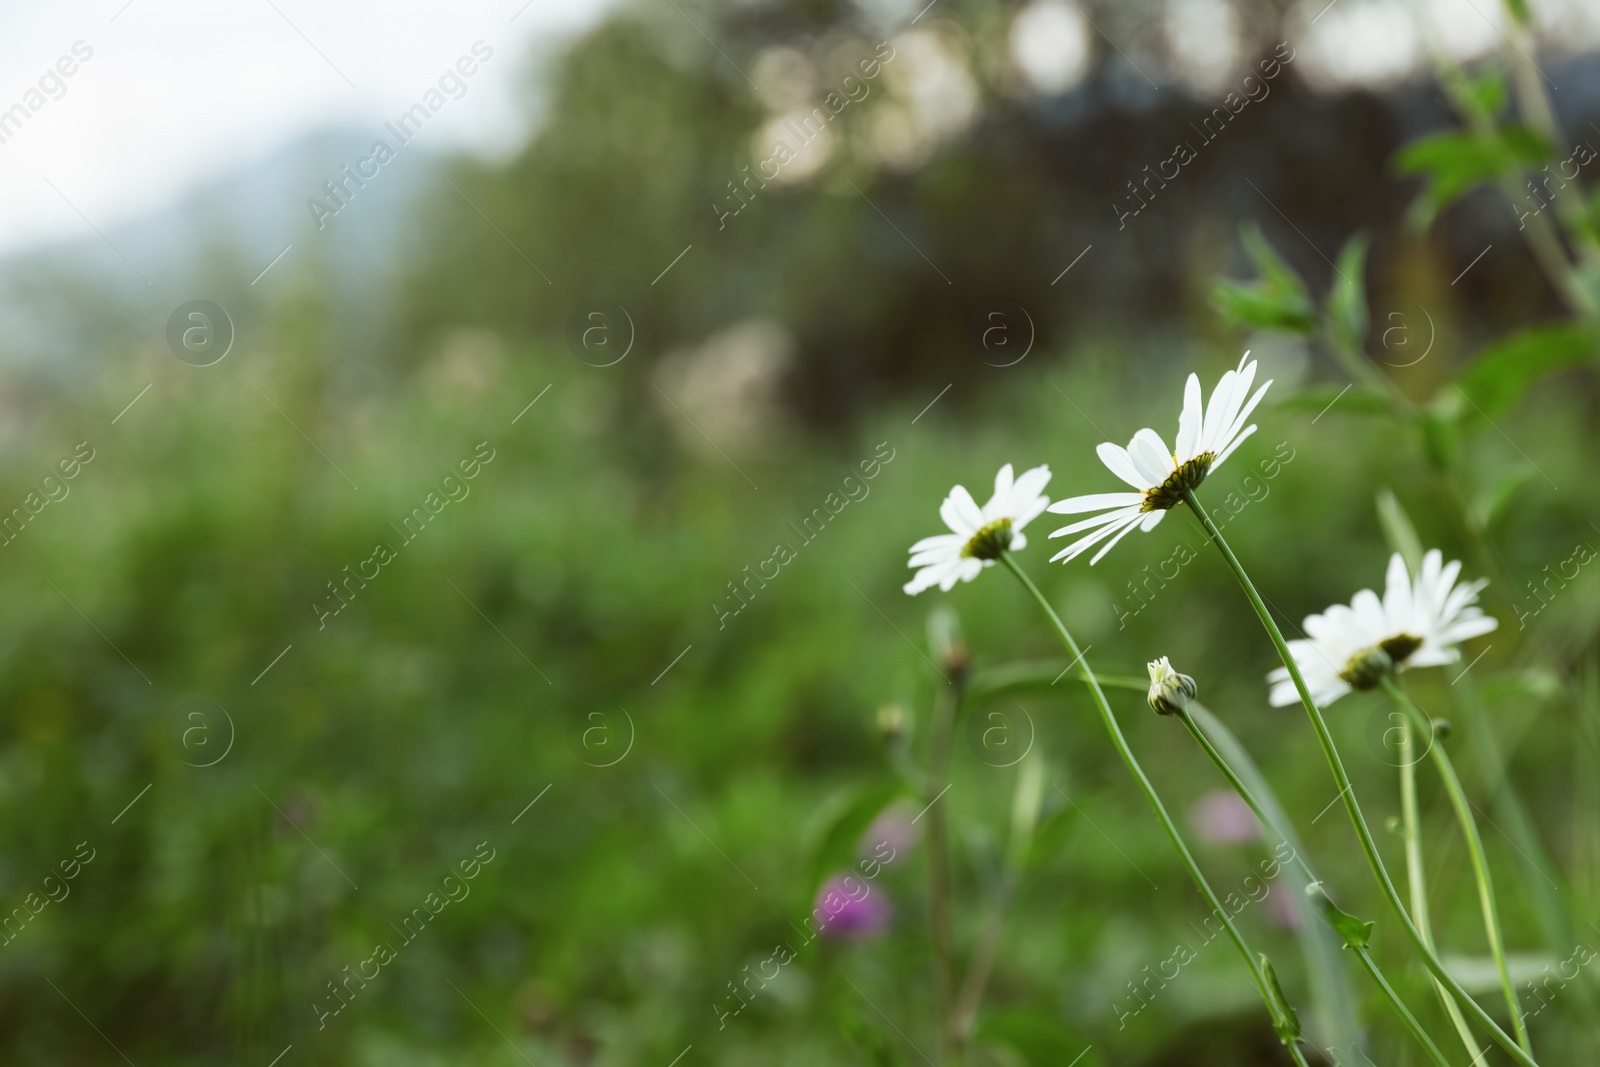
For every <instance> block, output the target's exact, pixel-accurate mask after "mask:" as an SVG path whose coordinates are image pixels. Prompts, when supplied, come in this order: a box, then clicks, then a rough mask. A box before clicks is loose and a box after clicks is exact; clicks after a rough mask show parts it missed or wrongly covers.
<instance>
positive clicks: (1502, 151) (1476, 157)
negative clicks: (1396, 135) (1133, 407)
mask: <svg viewBox="0 0 1600 1067" xmlns="http://www.w3.org/2000/svg"><path fill="white" fill-rule="evenodd" d="M1549 156H1550V145H1549V143H1548V142H1546V141H1545V140H1544V138H1543V137H1541V136H1540V135H1539V134H1538V133H1536V132H1535V131H1533V130H1530V129H1529V128H1527V127H1526V126H1503V127H1500V128H1498V129H1496V130H1495V132H1494V133H1492V134H1475V133H1468V132H1464V131H1460V130H1451V131H1448V132H1445V133H1435V134H1429V135H1428V136H1426V137H1421V138H1418V139H1417V140H1415V141H1412V142H1411V143H1410V144H1408V145H1406V146H1405V147H1404V148H1402V149H1401V150H1400V152H1399V153H1398V154H1397V155H1396V156H1395V168H1396V169H1397V170H1398V171H1399V172H1400V173H1401V174H1407V175H1422V176H1424V177H1425V178H1426V179H1427V185H1426V186H1425V187H1424V188H1423V191H1422V195H1421V196H1420V197H1419V198H1418V200H1417V203H1416V205H1415V206H1414V208H1413V211H1414V213H1415V214H1414V216H1413V218H1412V222H1413V224H1415V225H1419V226H1426V225H1427V224H1428V223H1430V222H1432V221H1433V218H1434V216H1436V215H1437V214H1438V213H1439V212H1440V211H1442V210H1443V209H1444V208H1446V207H1447V206H1449V205H1450V204H1452V203H1454V202H1455V201H1456V200H1457V199H1458V198H1460V197H1461V196H1462V195H1463V194H1464V193H1466V192H1467V190H1469V189H1471V188H1472V187H1473V186H1476V185H1479V184H1481V183H1483V182H1491V181H1494V180H1495V179H1497V178H1501V177H1504V176H1506V175H1514V174H1516V173H1517V172H1518V171H1519V170H1521V169H1522V167H1524V166H1525V165H1527V164H1532V163H1539V162H1541V161H1543V160H1545V159H1547V158H1549Z"/></svg>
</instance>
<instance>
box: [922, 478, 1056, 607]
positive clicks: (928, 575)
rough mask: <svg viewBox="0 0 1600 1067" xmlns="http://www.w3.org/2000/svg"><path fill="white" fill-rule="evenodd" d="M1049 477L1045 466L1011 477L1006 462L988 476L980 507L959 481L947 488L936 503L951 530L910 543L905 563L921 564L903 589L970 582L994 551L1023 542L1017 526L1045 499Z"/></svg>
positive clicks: (988, 563)
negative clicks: (990, 490)
mask: <svg viewBox="0 0 1600 1067" xmlns="http://www.w3.org/2000/svg"><path fill="white" fill-rule="evenodd" d="M1049 481H1050V468H1049V467H1048V466H1044V467H1035V468H1033V469H1032V470H1030V471H1024V472H1023V475H1022V477H1020V478H1015V479H1013V477H1012V474H1011V464H1009V463H1007V464H1006V465H1005V466H1004V467H1001V468H1000V473H998V474H996V475H995V476H994V496H992V497H990V498H989V502H988V503H987V504H985V505H984V506H983V507H981V508H980V507H978V504H977V501H975V500H973V499H972V494H971V493H969V492H967V490H966V487H965V486H960V485H958V486H956V487H955V488H954V489H952V490H950V495H949V496H947V497H945V498H944V503H943V504H941V505H939V517H940V518H941V519H943V520H944V524H945V525H946V526H948V527H950V530H951V532H950V533H947V534H935V535H934V536H932V537H924V538H923V539H922V540H920V541H918V542H917V543H916V544H914V545H912V546H911V562H910V563H909V564H907V566H910V567H919V568H921V569H920V570H918V571H917V573H916V574H915V575H913V576H912V578H911V580H910V581H909V582H907V583H906V584H905V591H906V592H907V593H910V594H911V595H912V596H916V595H917V594H918V593H920V592H922V591H923V590H924V589H927V588H929V587H931V586H935V585H937V586H938V587H939V588H940V589H942V590H944V591H945V592H947V593H948V592H949V591H950V590H951V589H953V588H954V587H955V584H956V583H957V582H970V581H972V579H974V578H976V577H977V576H978V574H979V572H981V571H982V570H983V568H985V567H992V566H994V561H995V560H997V559H999V558H1000V553H1002V552H1006V551H1014V550H1016V549H1020V548H1025V547H1027V544H1028V539H1027V538H1026V537H1024V536H1023V534H1022V528H1023V527H1024V526H1026V525H1028V523H1030V522H1032V521H1033V520H1034V519H1036V518H1038V516H1039V513H1040V512H1041V511H1043V510H1044V509H1045V505H1046V504H1048V503H1050V498H1049V497H1047V496H1045V495H1044V494H1043V493H1042V492H1041V490H1043V489H1044V487H1045V485H1046V484H1047V483H1048V482H1049Z"/></svg>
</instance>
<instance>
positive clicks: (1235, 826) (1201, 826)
mask: <svg viewBox="0 0 1600 1067" xmlns="http://www.w3.org/2000/svg"><path fill="white" fill-rule="evenodd" d="M1189 825H1190V826H1192V827H1194V832H1195V833H1196V834H1198V835H1199V836H1200V837H1201V838H1202V839H1203V840H1206V841H1210V842H1212V843H1213V844H1225V845H1237V844H1240V843H1242V842H1245V841H1254V840H1256V839H1257V838H1259V837H1260V836H1261V823H1260V822H1259V821H1258V820H1257V819H1256V815H1255V812H1253V811H1251V810H1250V806H1249V805H1248V804H1246V803H1245V802H1244V801H1242V800H1240V799H1239V796H1238V794H1237V793H1232V792H1229V791H1227V790H1223V789H1219V790H1217V791H1215V792H1212V793H1207V794H1205V795H1204V796H1202V797H1201V798H1200V799H1199V800H1197V801H1195V802H1194V806H1193V807H1191V808H1190V809H1189Z"/></svg>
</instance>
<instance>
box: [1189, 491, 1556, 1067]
mask: <svg viewBox="0 0 1600 1067" xmlns="http://www.w3.org/2000/svg"><path fill="white" fill-rule="evenodd" d="M1183 496H1184V500H1185V501H1186V502H1187V503H1188V505H1189V508H1190V510H1192V511H1193V512H1194V513H1195V515H1196V517H1198V518H1199V520H1200V523H1201V525H1203V526H1204V527H1205V529H1206V533H1207V534H1208V535H1209V536H1210V537H1211V540H1212V543H1214V544H1215V545H1216V546H1217V550H1218V551H1220V552H1221V553H1222V557H1223V559H1225V560H1227V562H1228V566H1229V567H1230V568H1232V570H1233V573H1234V577H1236V578H1237V579H1238V580H1239V585H1240V587H1241V588H1242V589H1243V590H1244V593H1245V596H1246V597H1247V598H1248V599H1249V601H1250V605H1251V607H1253V608H1255V611H1256V616H1257V618H1259V619H1260V620H1261V625H1262V627H1263V628H1265V629H1266V631H1267V636H1268V637H1269V638H1271V639H1272V644H1273V647H1274V648H1276V649H1277V650H1278V657H1279V659H1281V660H1282V661H1283V665H1284V668H1285V669H1286V670H1288V672H1289V677H1290V678H1291V679H1292V680H1293V681H1294V687H1295V690H1296V691H1297V692H1298V693H1299V694H1300V702H1301V704H1303V705H1305V709H1306V715H1307V716H1308V717H1309V718H1310V719H1311V728H1312V730H1313V731H1314V732H1315V733H1316V735H1317V743H1318V744H1320V745H1321V746H1322V754H1323V756H1324V757H1325V758H1326V760H1327V762H1328V769H1329V770H1330V771H1332V772H1333V778H1334V782H1335V784H1337V785H1338V786H1339V796H1340V798H1341V799H1342V800H1343V801H1344V809H1345V812H1346V814H1347V815H1349V817H1350V825H1351V826H1352V827H1353V828H1354V829H1355V832H1356V838H1357V840H1358V841H1360V843H1361V851H1362V852H1363V853H1364V854H1365V856H1366V859H1367V865H1368V866H1369V867H1371V868H1372V876H1373V878H1374V879H1375V880H1376V881H1377V883H1378V888H1379V889H1381V890H1382V891H1383V895H1384V898H1385V899H1386V900H1387V901H1388V902H1389V906H1390V908H1392V909H1393V910H1394V913H1395V915H1396V916H1397V917H1398V918H1399V919H1400V926H1401V928H1402V929H1404V931H1405V933H1406V936H1407V937H1409V938H1410V939H1411V943H1412V944H1413V945H1414V946H1415V947H1416V949H1417V952H1418V953H1419V954H1420V955H1421V956H1422V960H1423V963H1424V964H1426V965H1427V968H1428V970H1429V971H1431V972H1432V973H1433V976H1434V977H1435V978H1437V979H1438V980H1439V981H1440V982H1442V983H1444V985H1445V987H1446V988H1447V989H1449V990H1450V993H1451V995H1453V996H1454V997H1456V999H1457V1000H1458V1001H1459V1002H1460V1003H1461V1004H1462V1005H1463V1006H1464V1007H1465V1008H1466V1010H1467V1013H1468V1014H1469V1015H1471V1016H1472V1018H1473V1019H1474V1020H1475V1021H1476V1022H1477V1023H1478V1025H1479V1026H1480V1027H1482V1028H1483V1029H1484V1030H1485V1031H1487V1032H1488V1034H1489V1036H1491V1037H1493V1038H1494V1040H1495V1042H1496V1043H1497V1044H1499V1045H1500V1047H1501V1048H1503V1049H1505V1050H1506V1052H1507V1053H1509V1054H1510V1056H1511V1058H1512V1059H1514V1060H1516V1061H1517V1062H1518V1063H1520V1064H1522V1067H1539V1065H1538V1061H1537V1060H1535V1059H1534V1058H1533V1057H1532V1056H1531V1055H1529V1054H1528V1053H1527V1052H1525V1051H1524V1050H1523V1049H1522V1047H1521V1046H1520V1045H1518V1044H1517V1043H1516V1041H1515V1040H1513V1039H1512V1038H1511V1036H1510V1035H1509V1034H1507V1033H1506V1032H1505V1031H1504V1030H1502V1029H1501V1028H1500V1024H1499V1023H1496V1022H1495V1021H1494V1019H1493V1018H1492V1017H1491V1016H1490V1015H1489V1013H1488V1012H1486V1011H1484V1010H1483V1006H1482V1005H1480V1004H1479V1003H1478V1002H1477V1001H1475V1000H1473V999H1472V997H1471V996H1470V995H1469V994H1468V993H1467V991H1466V990H1465V989H1463V988H1462V987H1461V983H1460V982H1458V981H1456V980H1455V978H1454V977H1453V976H1451V974H1450V972H1449V971H1448V970H1446V969H1445V966H1444V964H1443V963H1441V962H1439V957H1438V955H1437V954H1435V953H1434V951H1433V950H1432V949H1430V948H1429V947H1428V945H1427V943H1426V942H1425V941H1423V940H1422V935H1421V934H1420V933H1419V932H1418V931H1417V927H1416V924H1414V923H1413V922H1412V921H1411V917H1410V916H1409V915H1408V914H1406V906H1405V902H1404V901H1402V900H1401V899H1400V893H1399V891H1398V890H1396V889H1395V887H1394V879H1392V878H1390V877H1389V870H1388V868H1386V867H1385V866H1384V865H1383V857H1382V856H1381V855H1379V854H1378V844H1377V842H1376V841H1374V840H1373V837H1372V830H1371V828H1370V827H1368V826H1367V819H1366V816H1365V815H1363V814H1361V805H1360V803H1358V802H1357V801H1356V795H1355V785H1354V783H1353V782H1351V781H1350V775H1349V773H1348V772H1346V771H1345V769H1344V761H1343V760H1342V759H1340V758H1339V749H1338V747H1337V746H1336V745H1335V744H1334V743H1333V734H1332V732H1331V731H1329V729H1328V723H1327V721H1326V720H1325V719H1324V718H1323V717H1322V712H1321V711H1320V710H1319V709H1318V708H1317V703H1316V701H1314V700H1312V699H1311V690H1310V689H1308V688H1307V687H1306V680H1305V677H1304V675H1302V674H1301V673H1300V666H1299V664H1297V663H1296V662H1295V660H1294V656H1293V654H1291V653H1290V651H1289V643H1288V642H1287V641H1285V640H1284V638H1283V632H1282V631H1281V630H1279V629H1278V623H1277V621H1276V620H1274V619H1273V617H1272V613H1271V612H1270V611H1268V610H1267V605H1266V603H1265V602H1264V601H1263V600H1262V599H1261V594H1260V593H1258V592H1256V587H1255V585H1254V584H1252V583H1251V581H1250V575H1249V574H1247V573H1246V572H1245V569H1244V565H1243V564H1241V563H1240V562H1239V559H1238V557H1237V556H1235V555H1234V554H1233V549H1231V548H1229V547H1228V542H1227V541H1225V540H1224V539H1223V537H1222V531H1221V530H1218V529H1217V527H1216V524H1215V523H1214V522H1212V521H1211V516H1210V515H1209V514H1207V513H1206V509H1205V508H1203V507H1201V506H1200V501H1199V500H1198V499H1197V498H1196V497H1195V495H1194V490H1192V489H1186V490H1184V493H1183Z"/></svg>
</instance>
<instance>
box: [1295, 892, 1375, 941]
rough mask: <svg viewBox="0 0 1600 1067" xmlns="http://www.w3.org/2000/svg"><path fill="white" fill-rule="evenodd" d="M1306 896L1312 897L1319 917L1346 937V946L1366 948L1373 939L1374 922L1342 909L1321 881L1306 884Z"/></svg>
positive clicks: (1334, 930)
mask: <svg viewBox="0 0 1600 1067" xmlns="http://www.w3.org/2000/svg"><path fill="white" fill-rule="evenodd" d="M1306 896H1308V897H1310V898H1311V903H1312V906H1313V907H1315V908H1316V911H1317V917H1318V918H1319V919H1321V920H1322V921H1323V922H1324V923H1326V924H1327V925H1328V927H1329V928H1330V929H1332V930H1333V932H1334V933H1336V934H1338V935H1339V936H1340V937H1342V938H1344V947H1345V948H1365V947H1366V946H1367V942H1368V941H1371V940H1372V924H1371V923H1369V922H1362V921H1361V920H1360V919H1358V918H1356V917H1355V916H1354V915H1351V914H1349V913H1348V912H1343V911H1340V910H1339V908H1338V906H1337V905H1336V904H1334V902H1333V901H1332V900H1330V899H1329V898H1328V894H1327V892H1326V891H1325V890H1324V889H1323V888H1322V883H1321V882H1312V883H1311V884H1310V885H1308V886H1306Z"/></svg>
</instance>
